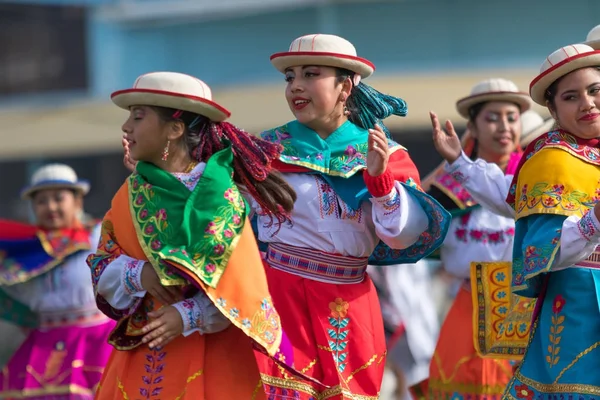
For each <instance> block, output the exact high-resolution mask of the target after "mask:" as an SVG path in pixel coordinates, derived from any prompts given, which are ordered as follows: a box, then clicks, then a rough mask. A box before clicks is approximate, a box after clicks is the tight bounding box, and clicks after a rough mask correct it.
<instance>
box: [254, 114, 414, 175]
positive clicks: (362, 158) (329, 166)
mask: <svg viewBox="0 0 600 400" xmlns="http://www.w3.org/2000/svg"><path fill="white" fill-rule="evenodd" d="M261 137H262V138H263V139H265V140H267V141H269V142H272V143H279V144H280V145H281V146H283V152H282V154H281V157H280V160H281V161H283V162H285V163H286V164H293V165H298V166H301V167H305V168H309V169H312V170H314V171H317V172H321V173H323V174H327V175H330V176H340V177H344V178H348V177H350V176H352V175H354V174H355V173H356V172H358V171H360V170H362V169H364V168H365V167H366V162H367V151H368V139H369V131H368V130H366V129H362V128H360V127H358V126H356V125H355V124H353V123H352V122H350V121H347V122H345V123H344V124H342V126H340V127H339V128H338V129H337V130H336V131H335V132H333V133H332V134H331V135H329V137H328V138H327V139H322V138H321V137H320V136H319V135H318V134H317V133H316V132H315V131H313V130H312V129H310V128H309V127H307V126H306V125H303V124H301V123H300V122H298V121H296V120H295V121H292V122H288V123H287V124H285V125H283V126H280V127H278V128H275V129H271V130H268V131H265V132H263V133H261ZM388 145H389V148H390V151H392V150H396V149H404V150H406V149H405V148H404V147H402V146H400V145H399V144H398V143H396V142H394V141H392V140H389V139H388Z"/></svg>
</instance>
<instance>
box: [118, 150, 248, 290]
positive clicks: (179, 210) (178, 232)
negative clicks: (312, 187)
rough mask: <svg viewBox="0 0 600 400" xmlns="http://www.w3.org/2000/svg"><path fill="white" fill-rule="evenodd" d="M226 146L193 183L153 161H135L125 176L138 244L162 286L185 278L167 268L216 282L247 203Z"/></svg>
mask: <svg viewBox="0 0 600 400" xmlns="http://www.w3.org/2000/svg"><path fill="white" fill-rule="evenodd" d="M232 162H233V153H232V151H231V148H229V147H228V148H226V149H224V150H221V151H219V152H218V153H215V154H214V155H213V156H212V157H211V158H210V159H209V160H208V162H207V164H206V168H205V170H204V172H203V173H202V176H201V177H200V180H199V181H198V183H197V185H196V187H195V188H194V190H193V191H190V190H189V189H188V188H187V187H186V186H185V185H184V184H183V183H181V181H179V180H178V179H177V178H176V177H175V176H173V175H172V174H170V173H169V172H167V171H165V170H163V169H160V168H158V167H157V166H155V165H153V164H150V163H145V162H139V163H138V164H137V167H136V172H135V173H134V174H132V175H131V176H130V178H129V181H128V186H129V205H130V209H131V215H132V220H133V224H134V226H135V229H136V232H137V235H138V240H139V241H140V245H141V247H142V249H143V250H144V253H145V254H146V257H148V260H149V261H150V262H151V263H152V265H153V266H154V268H155V270H156V271H157V273H158V274H159V277H160V278H161V282H162V283H163V285H183V284H186V283H187V281H186V280H185V279H183V278H182V277H180V276H178V275H175V274H174V273H173V272H170V271H172V269H170V268H167V265H166V262H168V261H172V262H175V263H176V264H178V265H181V266H183V267H184V268H185V269H186V270H187V271H186V273H189V274H192V275H194V276H196V277H198V278H199V279H200V280H201V281H202V282H204V283H205V284H207V285H208V286H211V287H216V286H217V283H218V282H219V279H220V277H221V276H222V275H223V272H224V271H225V267H226V266H227V263H228V261H229V258H230V256H231V254H232V252H233V250H234V248H235V245H236V244H237V242H238V240H239V237H240V234H241V232H242V229H243V227H244V223H245V221H246V203H245V201H244V198H243V197H242V195H241V194H240V192H239V190H238V188H237V186H236V185H235V183H234V181H233V166H232Z"/></svg>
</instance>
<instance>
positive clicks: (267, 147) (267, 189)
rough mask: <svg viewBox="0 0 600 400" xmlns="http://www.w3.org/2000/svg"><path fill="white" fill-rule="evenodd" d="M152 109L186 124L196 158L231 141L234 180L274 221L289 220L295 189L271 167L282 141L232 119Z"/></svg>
mask: <svg viewBox="0 0 600 400" xmlns="http://www.w3.org/2000/svg"><path fill="white" fill-rule="evenodd" d="M152 109H154V110H155V111H156V113H157V114H158V116H159V118H160V119H161V120H162V121H164V122H173V121H181V122H182V123H183V124H184V126H185V131H184V140H185V145H186V147H187V149H188V151H189V154H190V157H192V159H194V160H198V161H201V162H206V161H208V159H209V158H210V157H211V156H212V155H213V154H214V153H216V152H218V151H219V150H222V149H224V148H225V147H226V146H227V144H228V143H229V144H231V149H232V151H233V156H234V158H233V169H234V174H233V180H234V181H235V183H236V184H237V185H238V186H242V187H243V188H245V190H247V191H248V192H249V193H250V194H251V195H252V197H253V198H254V199H255V200H256V202H257V203H258V205H259V206H260V207H261V209H262V211H263V212H265V213H266V214H267V215H269V216H270V217H271V222H272V221H273V217H275V219H276V220H277V221H278V222H279V224H281V223H283V222H285V221H287V220H289V214H290V213H291V211H292V209H293V208H294V202H295V201H296V192H295V191H294V189H293V188H292V187H291V186H290V185H289V184H288V183H287V182H286V181H285V180H284V179H283V177H282V175H281V174H280V173H279V172H278V171H276V170H273V169H271V163H272V162H273V160H276V159H277V158H279V155H280V154H281V150H282V148H281V146H280V145H279V144H275V143H270V142H267V141H265V140H262V139H260V138H258V137H256V136H253V135H251V134H250V133H248V132H246V131H244V130H242V129H240V128H238V127H236V126H235V125H233V124H230V123H229V122H213V121H211V120H210V119H208V118H207V117H204V116H202V115H198V114H194V113H191V112H188V111H183V112H182V111H179V110H175V109H172V108H165V107H156V106H153V107H152ZM269 226H270V225H269Z"/></svg>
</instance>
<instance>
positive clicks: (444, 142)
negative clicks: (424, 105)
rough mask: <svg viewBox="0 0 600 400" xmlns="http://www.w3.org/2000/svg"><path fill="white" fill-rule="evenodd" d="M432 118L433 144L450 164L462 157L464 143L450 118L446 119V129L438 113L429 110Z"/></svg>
mask: <svg viewBox="0 0 600 400" xmlns="http://www.w3.org/2000/svg"><path fill="white" fill-rule="evenodd" d="M429 117H430V118H431V126H432V127H433V145H434V146H435V149H436V150H437V152H438V153H439V154H440V155H441V156H442V157H443V158H444V160H446V161H448V162H449V163H450V164H451V163H453V162H454V161H456V159H457V158H458V157H460V153H461V152H462V145H461V142H460V139H459V138H458V135H457V134H456V131H455V130H454V126H453V125H452V122H450V120H448V121H446V131H444V130H443V129H442V127H441V126H440V121H439V120H438V117H437V115H436V114H435V113H434V112H433V111H430V112H429Z"/></svg>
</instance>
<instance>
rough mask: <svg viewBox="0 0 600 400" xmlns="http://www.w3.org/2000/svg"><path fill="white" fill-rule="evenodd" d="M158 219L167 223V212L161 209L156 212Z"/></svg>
mask: <svg viewBox="0 0 600 400" xmlns="http://www.w3.org/2000/svg"><path fill="white" fill-rule="evenodd" d="M156 219H158V220H159V221H165V220H166V219H167V210H165V209H164V208H161V209H160V210H158V211H157V212H156Z"/></svg>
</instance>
